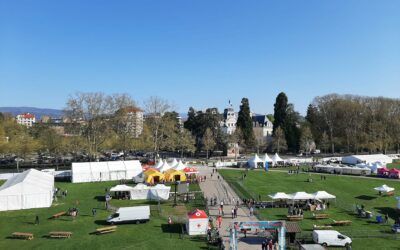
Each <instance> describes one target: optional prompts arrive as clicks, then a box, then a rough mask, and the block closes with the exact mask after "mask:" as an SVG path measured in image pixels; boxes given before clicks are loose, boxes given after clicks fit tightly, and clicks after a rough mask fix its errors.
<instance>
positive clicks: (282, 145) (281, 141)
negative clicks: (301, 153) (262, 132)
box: [272, 127, 287, 153]
mask: <svg viewBox="0 0 400 250" xmlns="http://www.w3.org/2000/svg"><path fill="white" fill-rule="evenodd" d="M272 149H273V150H274V151H275V152H277V153H279V152H281V150H286V149H287V144H286V139H285V133H284V132H283V129H281V127H278V128H277V129H276V130H275V134H274V137H273V140H272Z"/></svg>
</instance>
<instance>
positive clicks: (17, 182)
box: [0, 169, 54, 211]
mask: <svg viewBox="0 0 400 250" xmlns="http://www.w3.org/2000/svg"><path fill="white" fill-rule="evenodd" d="M53 192H54V176H52V175H49V174H47V173H43V172H40V171H38V170H35V169H29V170H27V171H25V172H23V173H21V174H18V175H15V176H13V177H11V178H10V179H8V180H7V181H6V182H5V183H4V184H3V185H2V186H1V187H0V211H7V210H20V209H30V208H41V207H50V206H51V203H52V202H53Z"/></svg>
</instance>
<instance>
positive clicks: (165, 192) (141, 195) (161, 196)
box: [110, 183, 171, 201]
mask: <svg viewBox="0 0 400 250" xmlns="http://www.w3.org/2000/svg"><path fill="white" fill-rule="evenodd" d="M170 190H171V187H167V186H165V185H163V184H157V185H155V186H153V187H149V186H147V185H145V184H142V183H139V184H137V185H136V186H134V187H131V186H128V185H117V186H115V187H112V188H110V192H111V193H118V192H123V193H128V194H129V198H130V199H131V200H157V201H158V200H163V201H165V200H168V198H169V192H170Z"/></svg>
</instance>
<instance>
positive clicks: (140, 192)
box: [131, 183, 150, 200]
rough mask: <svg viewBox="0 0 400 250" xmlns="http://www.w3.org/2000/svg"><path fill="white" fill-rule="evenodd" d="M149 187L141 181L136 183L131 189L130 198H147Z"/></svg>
mask: <svg viewBox="0 0 400 250" xmlns="http://www.w3.org/2000/svg"><path fill="white" fill-rule="evenodd" d="M149 192H150V187H148V186H147V185H145V184H143V183H139V184H137V185H136V186H135V187H133V189H132V191H131V200H147V199H148V198H149Z"/></svg>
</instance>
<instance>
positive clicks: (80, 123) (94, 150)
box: [65, 92, 116, 158]
mask: <svg viewBox="0 0 400 250" xmlns="http://www.w3.org/2000/svg"><path fill="white" fill-rule="evenodd" d="M113 101H114V98H113V97H112V96H106V95H105V94H103V93H99V92H97V93H76V94H75V95H72V96H70V97H69V99H68V101H67V108H66V110H65V114H66V115H67V117H68V118H69V119H70V120H71V122H72V124H73V128H74V129H75V131H76V132H77V133H78V134H80V135H83V136H84V138H85V139H86V143H87V146H88V150H89V154H90V156H91V157H92V158H97V156H98V152H99V149H100V146H101V145H102V144H103V143H104V142H105V140H106V139H107V136H108V135H109V131H110V130H109V128H110V126H109V125H110V124H109V119H110V117H111V116H112V115H113V114H114V113H115V111H116V110H115V107H116V105H115V103H113Z"/></svg>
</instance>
